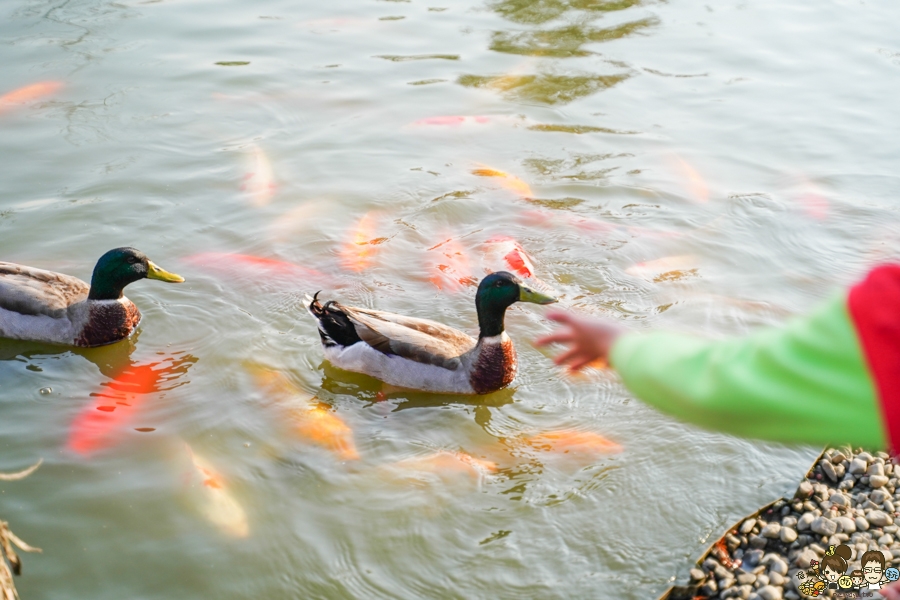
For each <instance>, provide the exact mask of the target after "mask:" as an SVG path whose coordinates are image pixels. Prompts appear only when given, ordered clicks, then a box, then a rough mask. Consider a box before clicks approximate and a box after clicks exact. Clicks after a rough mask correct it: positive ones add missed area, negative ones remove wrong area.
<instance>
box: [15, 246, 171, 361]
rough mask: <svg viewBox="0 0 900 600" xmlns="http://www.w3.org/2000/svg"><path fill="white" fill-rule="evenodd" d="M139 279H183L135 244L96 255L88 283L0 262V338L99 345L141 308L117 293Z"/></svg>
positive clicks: (127, 328) (121, 332)
mask: <svg viewBox="0 0 900 600" xmlns="http://www.w3.org/2000/svg"><path fill="white" fill-rule="evenodd" d="M139 279H157V280H159V281H169V282H182V281H184V279H183V278H181V277H179V276H178V275H175V274H173V273H168V272H166V271H164V270H162V269H160V268H159V267H158V266H156V265H155V264H153V262H151V261H150V260H149V259H148V258H147V257H146V256H145V255H144V254H143V253H142V252H140V251H138V250H135V249H134V248H116V249H114V250H110V251H109V252H107V253H106V254H104V255H103V256H101V257H100V260H99V261H97V265H96V266H95V267H94V274H93V277H92V278H91V284H90V285H88V284H87V283H85V282H84V281H82V280H80V279H78V278H76V277H71V276H69V275H63V274H62V273H54V272H53V271H44V270H43V269H36V268H33V267H26V266H24V265H17V264H13V263H7V262H0V337H4V338H11V339H16V340H30V341H36V342H50V343H54V344H66V345H69V346H81V347H91V346H103V345H105V344H111V343H113V342H118V341H119V340H123V339H125V338H127V337H128V336H129V335H131V333H132V332H133V331H134V330H135V328H136V327H137V325H138V323H139V322H140V320H141V311H139V310H138V308H137V306H135V305H134V303H133V302H132V301H131V300H129V299H128V298H126V297H125V296H124V295H123V294H122V290H123V289H124V288H125V286H126V285H128V284H129V283H134V282H135V281H138V280H139Z"/></svg>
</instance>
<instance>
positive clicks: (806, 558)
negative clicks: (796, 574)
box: [794, 547, 820, 569]
mask: <svg viewBox="0 0 900 600" xmlns="http://www.w3.org/2000/svg"><path fill="white" fill-rule="evenodd" d="M819 556H820V555H819V554H817V553H816V552H815V551H814V550H813V549H812V548H808V547H807V548H806V549H805V550H804V551H803V552H801V553H800V555H799V556H797V559H796V560H795V561H794V564H795V565H797V566H798V567H800V568H801V569H808V568H809V564H810V563H811V562H812V561H814V560H819Z"/></svg>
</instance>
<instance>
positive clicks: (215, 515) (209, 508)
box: [185, 444, 250, 538]
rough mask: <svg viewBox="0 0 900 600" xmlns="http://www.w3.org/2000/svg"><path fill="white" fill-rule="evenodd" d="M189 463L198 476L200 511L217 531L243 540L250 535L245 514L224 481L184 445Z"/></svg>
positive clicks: (207, 463) (203, 459)
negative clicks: (201, 503) (200, 497)
mask: <svg viewBox="0 0 900 600" xmlns="http://www.w3.org/2000/svg"><path fill="white" fill-rule="evenodd" d="M185 447H186V448H187V451H188V453H189V454H190V456H191V462H192V464H193V465H194V469H196V471H197V473H198V474H199V475H200V482H201V491H202V494H203V495H202V498H203V506H202V511H203V514H204V516H206V518H207V519H209V520H210V521H211V522H212V523H213V524H214V525H216V526H217V527H218V528H219V529H221V530H222V531H224V532H225V533H227V534H228V535H230V536H232V537H237V538H245V537H247V536H248V535H250V524H249V522H248V521H247V513H246V512H245V511H244V508H243V507H242V506H241V505H240V503H238V501H237V500H236V499H235V497H234V496H233V495H231V493H230V492H229V491H228V488H227V487H226V486H225V480H224V479H223V478H222V476H221V475H220V474H219V473H218V472H216V470H215V469H214V468H213V466H212V464H211V463H210V462H209V461H208V460H206V459H205V458H203V457H202V456H200V455H198V454H197V453H196V452H194V451H193V450H192V449H191V447H190V446H188V445H187V444H185Z"/></svg>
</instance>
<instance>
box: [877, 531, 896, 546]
mask: <svg viewBox="0 0 900 600" xmlns="http://www.w3.org/2000/svg"><path fill="white" fill-rule="evenodd" d="M893 543H894V536H892V535H891V534H889V533H886V534H884V535H883V536H881V537H880V538H878V545H879V546H890V545H891V544H893Z"/></svg>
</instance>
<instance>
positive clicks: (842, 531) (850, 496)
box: [669, 447, 900, 600]
mask: <svg viewBox="0 0 900 600" xmlns="http://www.w3.org/2000/svg"><path fill="white" fill-rule="evenodd" d="M898 472H900V469H897V471H895V466H894V464H893V463H892V461H891V459H890V457H889V456H888V454H886V453H884V452H874V453H870V452H865V451H862V450H857V451H852V450H851V449H850V448H848V447H843V448H836V449H834V448H832V449H829V450H826V451H825V452H824V454H823V455H822V457H821V458H820V459H819V460H818V461H817V462H816V464H815V466H814V467H813V469H812V470H811V471H810V473H809V475H808V477H807V478H806V479H805V480H804V481H803V482H802V483H800V485H799V487H798V488H797V491H796V493H795V494H794V497H793V498H792V499H790V500H787V499H783V500H778V501H777V502H775V503H774V504H772V505H771V507H770V508H768V509H765V510H763V511H762V512H761V513H760V514H759V515H757V516H755V517H750V518H747V519H745V520H744V521H742V522H741V523H740V524H739V525H738V526H737V527H736V528H735V529H733V530H731V531H729V532H728V533H726V534H725V536H724V537H723V538H722V540H720V541H719V542H718V543H717V544H715V545H714V546H713V548H712V550H711V552H710V553H709V556H707V557H706V558H705V559H704V560H703V561H702V563H701V564H700V565H699V566H698V567H696V568H694V569H691V584H690V586H687V588H680V590H681V592H682V594H683V593H684V592H689V593H691V594H694V596H693V597H700V598H709V599H715V598H741V599H743V600H760V599H761V600H777V599H779V598H783V599H784V600H798V599H799V598H801V597H806V596H804V595H802V594H801V593H800V591H799V586H800V584H801V583H802V581H801V580H799V579H798V578H797V576H796V575H797V573H798V572H799V571H802V570H806V569H808V568H809V566H810V563H811V561H814V560H815V561H821V560H822V557H823V556H824V555H825V553H826V551H827V550H828V547H829V546H832V545H833V546H837V545H839V544H846V545H847V546H849V547H850V548H851V550H852V551H853V556H852V557H851V560H850V561H849V565H850V568H851V569H859V568H860V564H859V558H860V556H862V554H863V553H864V552H866V551H867V550H881V551H882V552H883V553H884V555H885V558H886V559H887V562H888V563H889V564H890V566H894V567H896V566H897V565H898V563H900V535H898V526H897V525H896V524H895V523H894V520H895V519H897V518H898V517H900V513H898V512H897V507H898V506H900V490H898V489H897V488H898V485H897V484H898V479H897V475H898V474H900V473H898ZM885 566H886V567H887V566H888V565H885ZM682 594H678V593H677V591H673V593H672V594H671V595H670V596H669V597H670V598H672V599H673V600H674V599H676V598H679V597H683V596H682ZM833 594H834V592H833V591H826V592H825V593H824V594H823V595H822V596H820V597H826V598H827V597H831V596H832V595H833ZM686 597H690V596H686ZM875 597H880V596H879V595H877V594H876V595H875Z"/></svg>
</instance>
